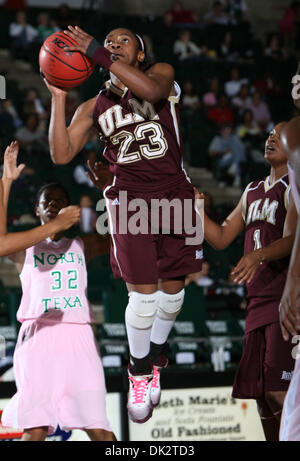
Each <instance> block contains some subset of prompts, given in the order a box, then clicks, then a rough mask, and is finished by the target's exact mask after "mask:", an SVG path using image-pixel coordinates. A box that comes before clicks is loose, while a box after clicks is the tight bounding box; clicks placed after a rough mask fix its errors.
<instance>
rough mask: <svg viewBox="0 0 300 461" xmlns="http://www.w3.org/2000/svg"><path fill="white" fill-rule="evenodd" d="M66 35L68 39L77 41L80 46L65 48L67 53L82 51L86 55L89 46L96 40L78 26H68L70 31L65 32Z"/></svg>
mask: <svg viewBox="0 0 300 461" xmlns="http://www.w3.org/2000/svg"><path fill="white" fill-rule="evenodd" d="M64 34H66V35H68V37H70V38H72V39H73V40H75V41H76V42H77V43H78V45H77V46H76V45H73V46H68V47H66V48H65V50H66V51H80V52H81V53H83V54H85V52H86V50H87V49H88V46H89V44H90V43H91V41H92V40H93V39H94V37H92V36H91V35H89V34H87V33H86V32H84V30H82V29H80V27H78V26H75V27H73V26H68V30H64Z"/></svg>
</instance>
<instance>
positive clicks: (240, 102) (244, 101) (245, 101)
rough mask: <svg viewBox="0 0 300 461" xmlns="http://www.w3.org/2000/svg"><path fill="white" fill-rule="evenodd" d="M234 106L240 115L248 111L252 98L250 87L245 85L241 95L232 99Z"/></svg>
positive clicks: (242, 87) (240, 92)
mask: <svg viewBox="0 0 300 461" xmlns="http://www.w3.org/2000/svg"><path fill="white" fill-rule="evenodd" d="M231 102H232V105H233V106H234V107H236V108H237V109H238V110H239V113H240V114H242V113H243V112H244V110H245V109H247V108H248V107H249V106H250V104H251V96H250V94H249V85H248V84H247V83H243V85H242V86H241V89H240V91H239V94H238V95H237V96H235V97H234V98H232V101H231Z"/></svg>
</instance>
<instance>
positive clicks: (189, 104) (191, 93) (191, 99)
mask: <svg viewBox="0 0 300 461" xmlns="http://www.w3.org/2000/svg"><path fill="white" fill-rule="evenodd" d="M182 90H183V91H182V99H181V106H182V109H184V110H187V111H188V112H191V113H193V112H195V111H197V110H199V109H200V108H201V102H200V99H199V96H198V95H197V92H196V90H195V88H194V85H193V84H192V82H191V81H190V80H188V81H187V82H185V83H184V84H183V88H182Z"/></svg>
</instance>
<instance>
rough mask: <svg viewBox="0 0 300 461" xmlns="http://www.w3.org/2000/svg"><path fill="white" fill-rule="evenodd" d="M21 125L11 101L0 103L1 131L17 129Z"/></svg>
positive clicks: (4, 100)
mask: <svg viewBox="0 0 300 461" xmlns="http://www.w3.org/2000/svg"><path fill="white" fill-rule="evenodd" d="M22 124H23V122H22V120H21V119H20V117H19V114H18V112H17V109H16V108H15V106H14V104H13V102H12V100H11V99H3V100H2V101H1V102H0V126H1V129H7V128H8V129H13V128H19V127H20V126H21V125H22Z"/></svg>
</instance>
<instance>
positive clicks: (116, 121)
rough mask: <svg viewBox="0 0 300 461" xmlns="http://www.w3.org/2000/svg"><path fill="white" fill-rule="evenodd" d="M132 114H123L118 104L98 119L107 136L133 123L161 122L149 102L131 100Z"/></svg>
mask: <svg viewBox="0 0 300 461" xmlns="http://www.w3.org/2000/svg"><path fill="white" fill-rule="evenodd" d="M129 104H130V107H131V110H132V113H128V114H126V115H125V116H123V114H122V110H123V108H122V107H121V106H120V105H119V104H116V105H115V106H112V107H110V108H109V109H107V110H106V111H105V112H103V114H101V115H100V116H99V117H98V123H99V125H100V127H101V130H102V132H103V134H104V135H105V136H110V135H111V134H112V133H113V132H114V131H115V129H116V128H122V127H124V126H127V125H131V124H132V123H137V122H144V121H145V120H159V116H158V114H157V113H156V111H155V109H154V106H153V104H151V103H150V102H148V101H143V102H142V103H140V102H139V101H137V100H136V99H134V98H132V99H129Z"/></svg>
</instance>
